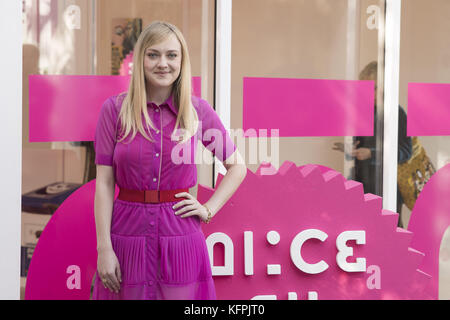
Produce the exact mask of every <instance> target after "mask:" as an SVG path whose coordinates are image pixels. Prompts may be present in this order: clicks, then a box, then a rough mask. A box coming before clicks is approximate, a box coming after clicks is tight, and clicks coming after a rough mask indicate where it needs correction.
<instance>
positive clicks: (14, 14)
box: [0, 1, 22, 300]
mask: <svg viewBox="0 0 450 320" xmlns="http://www.w3.org/2000/svg"><path fill="white" fill-rule="evenodd" d="M0 38H1V39H2V42H3V43H4V44H6V45H5V46H4V48H5V49H6V50H2V53H1V59H0V70H2V72H1V73H0V88H1V90H0V101H1V106H0V119H2V125H1V126H0V136H1V137H2V139H0V150H1V151H0V177H1V179H0V201H1V204H2V209H1V211H0V219H1V223H0V299H8V300H12V299H19V298H20V213H21V209H20V207H21V194H22V192H21V180H22V179H21V162H22V41H21V39H22V1H0Z"/></svg>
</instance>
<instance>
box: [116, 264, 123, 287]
mask: <svg viewBox="0 0 450 320" xmlns="http://www.w3.org/2000/svg"><path fill="white" fill-rule="evenodd" d="M116 277H117V279H118V280H119V282H122V272H120V266H117V267H116ZM119 287H120V284H119Z"/></svg>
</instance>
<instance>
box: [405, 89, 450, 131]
mask: <svg viewBox="0 0 450 320" xmlns="http://www.w3.org/2000/svg"><path fill="white" fill-rule="evenodd" d="M449 123H450V84H448V83H408V130H407V134H408V136H448V135H450V125H449Z"/></svg>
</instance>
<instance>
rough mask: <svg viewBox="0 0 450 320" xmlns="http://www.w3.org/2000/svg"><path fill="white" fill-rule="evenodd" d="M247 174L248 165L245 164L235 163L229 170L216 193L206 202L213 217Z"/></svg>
mask: <svg viewBox="0 0 450 320" xmlns="http://www.w3.org/2000/svg"><path fill="white" fill-rule="evenodd" d="M246 174H247V167H246V166H245V165H235V166H232V167H231V168H230V169H229V170H228V171H227V173H226V174H225V176H224V177H223V179H222V181H221V182H220V184H219V186H218V187H217V189H216V191H215V192H214V194H213V195H212V196H211V198H210V199H209V200H208V201H207V202H206V203H205V204H206V206H208V208H209V209H210V210H211V213H212V217H213V216H214V215H215V214H216V213H217V211H219V210H220V209H221V208H222V207H223V206H224V204H225V203H226V202H227V201H228V199H230V198H231V196H232V195H233V193H234V192H235V191H236V190H237V188H238V187H239V185H240V184H241V182H242V181H243V180H244V178H245V176H246Z"/></svg>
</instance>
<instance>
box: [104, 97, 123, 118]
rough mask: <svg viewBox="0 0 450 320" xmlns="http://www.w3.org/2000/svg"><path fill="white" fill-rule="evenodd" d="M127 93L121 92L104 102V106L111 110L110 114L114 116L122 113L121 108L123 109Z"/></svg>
mask: <svg viewBox="0 0 450 320" xmlns="http://www.w3.org/2000/svg"><path fill="white" fill-rule="evenodd" d="M126 95H127V93H126V92H121V93H117V94H114V95H111V96H109V97H108V98H106V100H105V101H104V103H103V104H104V106H105V107H107V108H109V109H110V112H112V113H114V114H118V113H119V111H120V108H121V107H122V102H123V99H125V97H126Z"/></svg>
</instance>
